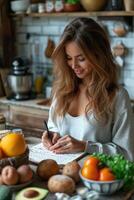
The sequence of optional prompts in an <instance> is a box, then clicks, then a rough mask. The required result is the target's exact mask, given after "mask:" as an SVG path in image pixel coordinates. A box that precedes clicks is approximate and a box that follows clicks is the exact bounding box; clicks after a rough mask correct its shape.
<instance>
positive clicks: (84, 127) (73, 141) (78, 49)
mask: <svg viewBox="0 0 134 200" xmlns="http://www.w3.org/2000/svg"><path fill="white" fill-rule="evenodd" d="M53 61H54V83H53V92H52V105H51V108H50V112H49V120H48V127H49V130H50V131H51V132H52V133H51V138H50V137H48V133H47V131H45V132H44V133H43V136H42V142H43V144H44V146H45V147H46V148H48V149H49V150H51V151H53V152H55V153H74V152H80V151H87V152H89V153H90V154H92V153H93V152H102V153H106V154H116V153H120V154H123V155H124V156H125V157H126V158H127V159H129V160H133V159H134V145H133V141H132V138H133V123H132V111H131V105H130V100H129V96H128V93H127V91H126V90H125V89H124V88H122V87H120V86H119V85H118V82H117V66H116V64H115V62H114V59H113V56H112V53H111V48H110V43H109V40H108V38H107V35H106V33H105V31H104V30H103V29H102V28H101V27H100V26H99V25H98V24H97V23H96V22H95V21H94V20H93V19H90V18H82V17H80V18H76V19H74V20H73V21H72V22H71V23H70V24H68V25H67V26H66V28H65V30H64V32H63V34H62V36H61V39H60V42H59V44H58V46H57V47H56V49H55V51H54V53H53Z"/></svg>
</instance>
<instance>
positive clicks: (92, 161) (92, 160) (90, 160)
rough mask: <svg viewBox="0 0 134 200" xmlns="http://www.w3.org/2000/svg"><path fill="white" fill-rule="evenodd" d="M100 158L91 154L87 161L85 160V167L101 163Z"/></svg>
mask: <svg viewBox="0 0 134 200" xmlns="http://www.w3.org/2000/svg"><path fill="white" fill-rule="evenodd" d="M99 162H100V161H99V159H98V158H96V157H94V156H89V157H88V158H87V159H86V160H85V161H84V165H83V166H84V167H88V166H89V165H92V166H97V165H98V164H99Z"/></svg>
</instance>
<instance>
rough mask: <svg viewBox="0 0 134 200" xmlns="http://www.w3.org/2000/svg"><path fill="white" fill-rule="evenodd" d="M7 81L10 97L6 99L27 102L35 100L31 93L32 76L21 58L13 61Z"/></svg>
mask: <svg viewBox="0 0 134 200" xmlns="http://www.w3.org/2000/svg"><path fill="white" fill-rule="evenodd" d="M7 81H8V85H9V88H10V89H11V95H10V96H9V97H7V98H8V99H11V100H12V99H13V100H28V99H32V98H35V95H34V94H33V93H32V85H33V74H32V73H31V72H30V71H29V67H28V65H26V64H25V62H24V60H23V59H22V58H20V57H17V58H15V59H14V60H13V62H12V66H11V71H10V73H9V74H8V80H7Z"/></svg>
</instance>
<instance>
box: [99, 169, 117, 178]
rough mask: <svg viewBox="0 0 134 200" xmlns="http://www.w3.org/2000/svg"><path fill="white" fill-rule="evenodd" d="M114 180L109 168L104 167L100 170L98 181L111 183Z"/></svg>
mask: <svg viewBox="0 0 134 200" xmlns="http://www.w3.org/2000/svg"><path fill="white" fill-rule="evenodd" d="M115 179H116V178H115V175H114V174H113V172H112V171H111V170H110V168H108V167H104V168H102V169H100V177H99V180H100V181H113V180H115Z"/></svg>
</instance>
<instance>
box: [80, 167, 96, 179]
mask: <svg viewBox="0 0 134 200" xmlns="http://www.w3.org/2000/svg"><path fill="white" fill-rule="evenodd" d="M81 174H82V176H83V177H85V178H87V179H91V180H99V169H98V168H97V167H95V166H93V165H90V166H88V167H87V166H86V167H83V168H82V170H81Z"/></svg>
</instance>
